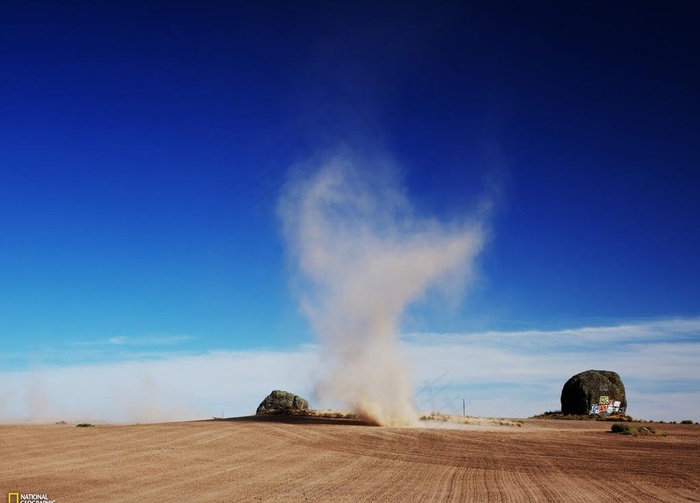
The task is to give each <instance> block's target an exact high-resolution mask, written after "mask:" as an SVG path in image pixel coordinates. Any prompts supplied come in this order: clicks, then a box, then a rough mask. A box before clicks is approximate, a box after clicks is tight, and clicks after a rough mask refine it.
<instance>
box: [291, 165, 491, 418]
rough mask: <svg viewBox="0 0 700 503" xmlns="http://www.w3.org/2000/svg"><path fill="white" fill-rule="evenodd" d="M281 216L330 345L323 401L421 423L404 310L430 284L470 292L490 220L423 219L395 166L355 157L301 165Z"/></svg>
mask: <svg viewBox="0 0 700 503" xmlns="http://www.w3.org/2000/svg"><path fill="white" fill-rule="evenodd" d="M279 213H280V216H281V218H282V221H283V225H284V232H285V237H286V240H287V243H288V246H289V250H290V254H291V256H292V257H293V259H294V261H295V264H296V266H297V271H298V272H299V276H298V277H297V278H295V279H296V280H297V282H296V283H295V286H296V287H297V288H298V289H299V294H300V297H301V303H302V309H303V312H304V314H305V315H306V316H307V317H308V320H309V321H310V323H311V325H312V327H313V329H314V331H315V333H316V335H317V336H318V338H319V340H320V342H321V345H322V355H321V357H322V361H323V362H324V374H323V375H322V377H321V379H320V382H319V384H318V388H317V391H318V395H319V398H321V399H325V400H332V401H336V402H338V401H340V402H342V403H343V404H345V405H346V406H349V407H351V408H352V409H354V410H355V412H357V413H359V414H361V415H362V416H364V417H365V418H367V419H369V420H372V421H374V422H376V423H378V424H386V425H399V424H410V423H412V422H413V421H414V420H415V417H416V414H415V411H414V409H413V405H412V401H411V397H412V394H413V390H412V388H411V379H410V369H409V368H408V365H407V361H408V358H407V355H406V352H405V350H404V348H403V347H402V345H401V344H400V342H399V339H398V334H399V320H400V317H401V314H402V312H403V311H404V309H405V308H406V306H407V305H408V304H409V303H410V302H412V301H415V300H417V299H420V298H421V296H423V294H424V293H425V292H426V290H427V289H429V288H442V289H445V290H446V291H447V292H450V293H452V294H454V293H455V292H456V293H459V292H460V291H461V289H462V287H463V286H464V283H465V281H466V280H468V279H469V277H470V275H471V272H472V268H473V262H474V259H475V257H476V256H477V254H478V253H479V251H480V250H481V249H482V246H483V242H484V231H483V225H482V222H481V219H480V218H477V217H473V216H472V217H470V218H464V219H462V220H460V221H452V222H440V221H437V220H435V219H431V218H426V217H424V216H421V215H418V214H416V212H415V211H414V209H413V208H412V205H411V204H410V202H409V201H408V199H407V197H406V194H405V191H403V190H402V188H401V186H400V184H399V183H398V180H397V178H396V176H395V171H394V170H393V168H392V167H391V166H389V165H388V164H386V163H382V162H377V161H371V162H368V161H366V160H358V159H356V158H354V157H353V156H352V155H347V154H342V155H336V156H331V157H328V158H325V159H323V160H321V161H319V162H318V163H317V164H315V165H312V166H302V167H300V168H298V170H297V172H296V174H295V175H294V176H292V179H291V180H290V182H289V184H288V186H287V189H286V191H285V193H284V195H283V196H282V198H281V200H280V204H279Z"/></svg>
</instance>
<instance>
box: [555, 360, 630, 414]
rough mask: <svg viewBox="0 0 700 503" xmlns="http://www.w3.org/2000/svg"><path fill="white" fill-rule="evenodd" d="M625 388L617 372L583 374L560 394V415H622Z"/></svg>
mask: <svg viewBox="0 0 700 503" xmlns="http://www.w3.org/2000/svg"><path fill="white" fill-rule="evenodd" d="M626 410H627V396H626V395H625V385H624V384H623V383H622V379H620V376H619V375H618V374H617V373H616V372H611V371H609V370H586V371H585V372H581V373H580V374H576V375H575V376H573V377H572V378H571V379H569V380H568V381H566V384H564V388H562V390H561V412H562V414H575V415H585V414H599V415H609V414H624V413H625V411H626Z"/></svg>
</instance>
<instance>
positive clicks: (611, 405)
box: [590, 395, 625, 415]
mask: <svg viewBox="0 0 700 503" xmlns="http://www.w3.org/2000/svg"><path fill="white" fill-rule="evenodd" d="M618 413H619V414H624V413H625V408H624V407H622V402H620V401H619V400H611V399H610V397H609V396H607V395H601V396H600V397H599V398H598V403H595V404H593V405H592V406H591V412H590V414H607V415H610V414H618Z"/></svg>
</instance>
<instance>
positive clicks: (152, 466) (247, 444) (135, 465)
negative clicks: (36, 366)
mask: <svg viewBox="0 0 700 503" xmlns="http://www.w3.org/2000/svg"><path fill="white" fill-rule="evenodd" d="M637 426H639V425H637ZM652 426H653V427H654V428H656V429H662V430H664V431H665V432H666V433H667V435H666V436H663V437H632V436H622V435H619V434H613V433H610V423H604V422H583V421H560V420H525V421H524V424H523V425H522V426H521V427H516V426H502V427H497V426H496V427H485V428H482V427H479V426H472V427H466V428H462V429H443V428H435V429H432V428H386V427H374V426H368V425H364V424H362V423H361V422H358V421H349V420H331V419H322V418H280V417H276V418H264V419H255V418H240V419H234V420H219V421H195V422H184V423H165V424H147V425H129V426H96V427H92V428H76V427H75V426H74V425H32V426H28V425H21V426H20V425H17V426H14V425H13V426H10V425H3V426H0V501H5V500H6V499H7V497H8V493H11V492H12V493H14V492H16V493H24V494H39V495H42V494H44V495H46V496H47V497H48V499H50V500H55V501H56V503H72V502H76V503H78V502H79V503H85V502H95V503H99V502H120V503H128V502H140V503H142V502H171V501H177V502H187V503H195V502H217V501H222V502H232V501H324V502H325V501H381V502H402V503H403V502H411V501H476V502H480V501H493V502H530V501H561V502H587V501H590V502H601V501H606V502H611V501H625V502H630V501H643V502H649V501H685V502H687V501H700V427H699V426H696V425H680V424H678V425H658V424H655V425H652Z"/></svg>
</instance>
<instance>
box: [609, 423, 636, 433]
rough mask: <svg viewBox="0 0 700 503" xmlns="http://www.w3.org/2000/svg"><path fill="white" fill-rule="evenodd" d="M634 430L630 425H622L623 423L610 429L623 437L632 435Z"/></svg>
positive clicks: (616, 424)
mask: <svg viewBox="0 0 700 503" xmlns="http://www.w3.org/2000/svg"><path fill="white" fill-rule="evenodd" d="M633 429H634V428H632V427H631V426H629V425H626V424H622V423H615V424H613V425H612V427H611V428H610V431H612V432H613V433H622V434H623V435H630V434H631V432H632V430H633Z"/></svg>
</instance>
